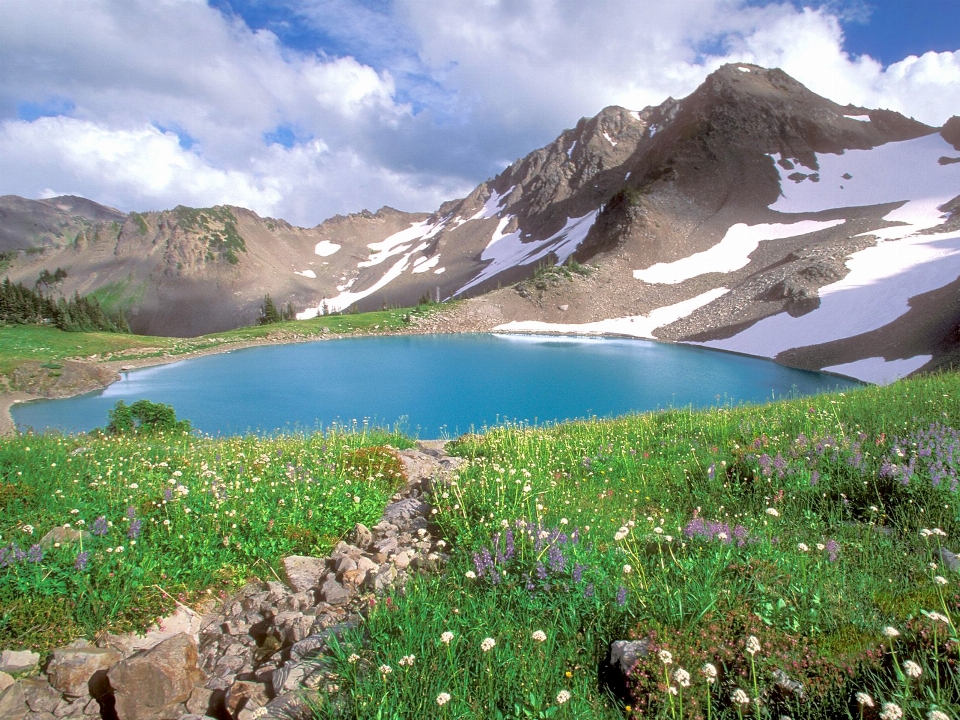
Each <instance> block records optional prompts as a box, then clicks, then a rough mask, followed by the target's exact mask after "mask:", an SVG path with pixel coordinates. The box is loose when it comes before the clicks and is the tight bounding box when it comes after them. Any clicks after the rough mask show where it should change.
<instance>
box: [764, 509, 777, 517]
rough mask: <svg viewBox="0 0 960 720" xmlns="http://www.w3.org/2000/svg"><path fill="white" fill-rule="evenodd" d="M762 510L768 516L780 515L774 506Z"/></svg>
mask: <svg viewBox="0 0 960 720" xmlns="http://www.w3.org/2000/svg"><path fill="white" fill-rule="evenodd" d="M764 512H765V513H766V514H767V515H769V516H770V517H780V513H779V512H778V511H777V509H776V508H767V509H766V510H764Z"/></svg>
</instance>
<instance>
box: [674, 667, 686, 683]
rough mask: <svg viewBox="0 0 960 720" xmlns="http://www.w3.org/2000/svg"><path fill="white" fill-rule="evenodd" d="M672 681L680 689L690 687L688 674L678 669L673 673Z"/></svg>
mask: <svg viewBox="0 0 960 720" xmlns="http://www.w3.org/2000/svg"><path fill="white" fill-rule="evenodd" d="M673 681H674V682H675V683H676V684H677V685H679V686H680V687H690V673H688V672H687V671H686V670H684V669H683V668H681V667H678V668H677V669H676V670H674V671H673Z"/></svg>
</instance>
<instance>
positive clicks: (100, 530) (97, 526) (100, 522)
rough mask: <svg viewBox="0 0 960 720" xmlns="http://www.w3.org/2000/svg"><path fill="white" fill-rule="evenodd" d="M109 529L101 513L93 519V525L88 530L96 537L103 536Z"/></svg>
mask: <svg viewBox="0 0 960 720" xmlns="http://www.w3.org/2000/svg"><path fill="white" fill-rule="evenodd" d="M109 530H110V528H109V527H108V526H107V518H105V517H104V516H103V515H101V516H100V517H98V518H97V519H96V520H94V521H93V527H92V528H91V530H90V532H92V533H93V534H94V535H96V536H97V537H103V536H104V535H106V534H107V532H108V531H109Z"/></svg>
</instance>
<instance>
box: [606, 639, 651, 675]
mask: <svg viewBox="0 0 960 720" xmlns="http://www.w3.org/2000/svg"><path fill="white" fill-rule="evenodd" d="M649 652H650V642H649V641H647V640H617V641H616V642H613V643H611V644H610V664H611V665H613V666H615V667H617V668H619V670H620V672H621V673H623V675H624V676H628V675H629V674H630V671H631V670H633V666H634V665H636V664H637V660H639V659H640V658H642V657H646V656H647V654H648V653H649Z"/></svg>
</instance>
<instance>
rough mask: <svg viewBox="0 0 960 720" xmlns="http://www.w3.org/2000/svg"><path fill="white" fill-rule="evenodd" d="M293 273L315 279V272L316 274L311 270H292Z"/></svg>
mask: <svg viewBox="0 0 960 720" xmlns="http://www.w3.org/2000/svg"><path fill="white" fill-rule="evenodd" d="M293 274H294V275H303V277H306V278H310V279H311V280H316V279H317V274H316V273H315V272H314V271H313V270H304V271H302V272H301V271H300V270H294V271H293Z"/></svg>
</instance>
